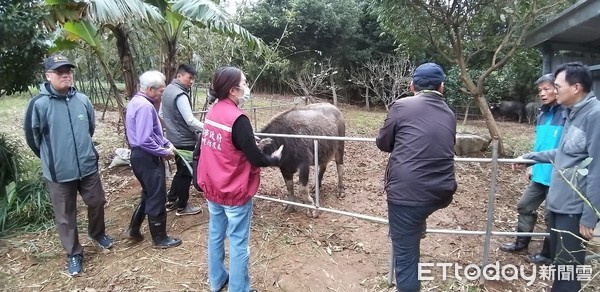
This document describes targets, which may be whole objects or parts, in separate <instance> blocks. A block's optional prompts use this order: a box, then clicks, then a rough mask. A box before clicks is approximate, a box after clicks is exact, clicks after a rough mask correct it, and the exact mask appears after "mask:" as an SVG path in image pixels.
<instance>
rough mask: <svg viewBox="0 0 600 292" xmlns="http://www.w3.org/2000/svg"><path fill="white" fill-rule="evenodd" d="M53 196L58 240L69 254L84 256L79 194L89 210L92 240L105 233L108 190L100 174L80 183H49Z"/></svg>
mask: <svg viewBox="0 0 600 292" xmlns="http://www.w3.org/2000/svg"><path fill="white" fill-rule="evenodd" d="M45 181H46V189H48V193H49V194H50V200H51V201H52V209H53V210H54V221H55V222H56V228H57V229H58V236H59V238H60V243H61V244H62V246H63V248H64V249H65V250H66V251H67V254H68V255H70V256H72V255H83V247H82V246H81V244H80V243H79V234H78V232H77V191H79V194H80V195H81V198H82V199H83V202H84V203H85V204H86V205H87V209H88V235H89V236H90V237H92V238H95V237H97V236H98V235H101V234H103V233H104V232H105V225H104V204H105V203H106V200H105V197H104V189H103V188H102V182H101V181H100V175H99V174H98V172H96V173H94V174H91V175H88V176H86V177H84V178H82V179H80V180H75V181H70V182H64V183H55V182H52V181H49V180H47V179H45Z"/></svg>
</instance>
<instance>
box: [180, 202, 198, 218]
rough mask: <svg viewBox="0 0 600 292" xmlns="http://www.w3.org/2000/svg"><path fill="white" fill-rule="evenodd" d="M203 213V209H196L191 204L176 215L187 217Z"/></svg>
mask: <svg viewBox="0 0 600 292" xmlns="http://www.w3.org/2000/svg"><path fill="white" fill-rule="evenodd" d="M201 212H202V208H200V207H194V206H192V205H191V204H188V205H187V206H186V207H185V208H178V209H177V212H175V215H177V216H185V215H196V214H198V213H201Z"/></svg>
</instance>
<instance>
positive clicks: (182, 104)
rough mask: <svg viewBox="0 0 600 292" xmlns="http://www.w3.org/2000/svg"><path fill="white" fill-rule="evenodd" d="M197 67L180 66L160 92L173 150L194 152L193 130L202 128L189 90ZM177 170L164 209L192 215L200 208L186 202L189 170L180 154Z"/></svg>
mask: <svg viewBox="0 0 600 292" xmlns="http://www.w3.org/2000/svg"><path fill="white" fill-rule="evenodd" d="M195 77H196V70H194V68H192V67H191V66H189V65H185V64H182V65H179V67H178V68H177V76H176V78H175V79H173V81H172V82H171V84H169V85H168V86H167V87H166V88H165V91H164V92H163V94H162V98H161V106H160V112H159V116H160V117H161V118H162V119H163V121H164V126H165V128H166V137H167V139H169V141H171V143H173V146H175V148H176V149H181V150H188V151H193V150H194V146H195V145H196V140H198V138H197V134H196V131H202V127H203V126H204V124H203V123H202V122H200V121H199V120H198V119H196V118H195V117H194V115H193V113H192V107H191V106H190V100H189V96H188V92H189V90H190V88H192V84H193V83H194V78H195ZM175 163H176V165H177V172H176V173H175V176H174V177H173V182H171V189H170V190H169V193H168V194H167V204H166V207H167V212H168V211H171V210H173V209H177V210H176V211H175V215H177V216H183V215H194V214H198V213H200V212H201V211H202V209H200V207H196V206H192V205H191V204H189V203H188V200H189V198H190V185H191V183H192V173H190V171H189V170H188V167H187V165H186V164H185V162H184V161H183V159H182V158H181V157H179V156H177V157H176V158H175Z"/></svg>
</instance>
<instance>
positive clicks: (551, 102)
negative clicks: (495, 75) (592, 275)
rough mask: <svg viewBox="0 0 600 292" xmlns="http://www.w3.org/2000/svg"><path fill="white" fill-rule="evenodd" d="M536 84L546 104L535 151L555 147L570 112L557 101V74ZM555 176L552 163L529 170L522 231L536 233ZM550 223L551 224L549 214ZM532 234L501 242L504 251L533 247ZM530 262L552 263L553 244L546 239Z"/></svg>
mask: <svg viewBox="0 0 600 292" xmlns="http://www.w3.org/2000/svg"><path fill="white" fill-rule="evenodd" d="M535 84H536V85H537V87H538V95H539V97H540V101H541V103H542V106H541V107H540V114H539V115H538V117H537V120H536V127H535V143H534V146H533V151H545V150H551V149H555V148H556V147H557V146H558V143H559V142H560V137H561V134H562V131H563V127H564V125H565V118H566V113H565V112H564V108H563V107H561V105H560V104H558V102H557V101H556V88H555V87H554V76H553V75H552V74H546V75H544V76H542V77H540V78H539V79H538V80H537V81H536V82H535ZM551 176H552V164H550V163H544V164H536V165H534V166H533V167H532V168H528V169H527V178H528V179H529V180H530V183H529V185H528V186H527V188H526V189H525V192H523V195H522V196H521V199H519V202H518V203H517V210H518V212H519V219H518V223H517V231H518V232H533V229H534V227H535V223H536V221H537V212H536V211H537V209H538V208H539V207H540V205H541V204H542V202H544V201H545V200H546V196H547V195H548V190H549V188H550V177H551ZM545 218H546V220H545V221H546V225H547V223H548V220H547V216H545ZM530 241H531V237H529V236H517V239H516V241H515V242H513V243H507V244H502V245H500V250H503V251H506V252H520V251H523V250H526V249H527V248H528V247H529V242H530ZM528 258H529V261H530V262H532V263H541V264H548V263H550V262H551V260H550V243H549V239H548V238H544V245H543V246H542V251H541V252H539V253H534V254H530V255H529V256H528Z"/></svg>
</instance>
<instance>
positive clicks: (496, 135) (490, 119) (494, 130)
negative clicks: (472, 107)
mask: <svg viewBox="0 0 600 292" xmlns="http://www.w3.org/2000/svg"><path fill="white" fill-rule="evenodd" d="M475 100H476V101H477V104H478V105H479V110H480V111H481V114H482V115H483V119H484V120H485V124H486V126H487V128H488V131H489V133H490V136H491V137H492V139H497V140H498V155H500V156H504V154H505V153H504V143H502V137H501V136H500V129H498V125H497V124H496V121H495V120H494V116H493V115H492V112H491V111H490V107H489V105H488V103H487V101H486V100H485V97H484V96H483V93H482V92H478V93H477V96H475Z"/></svg>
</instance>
